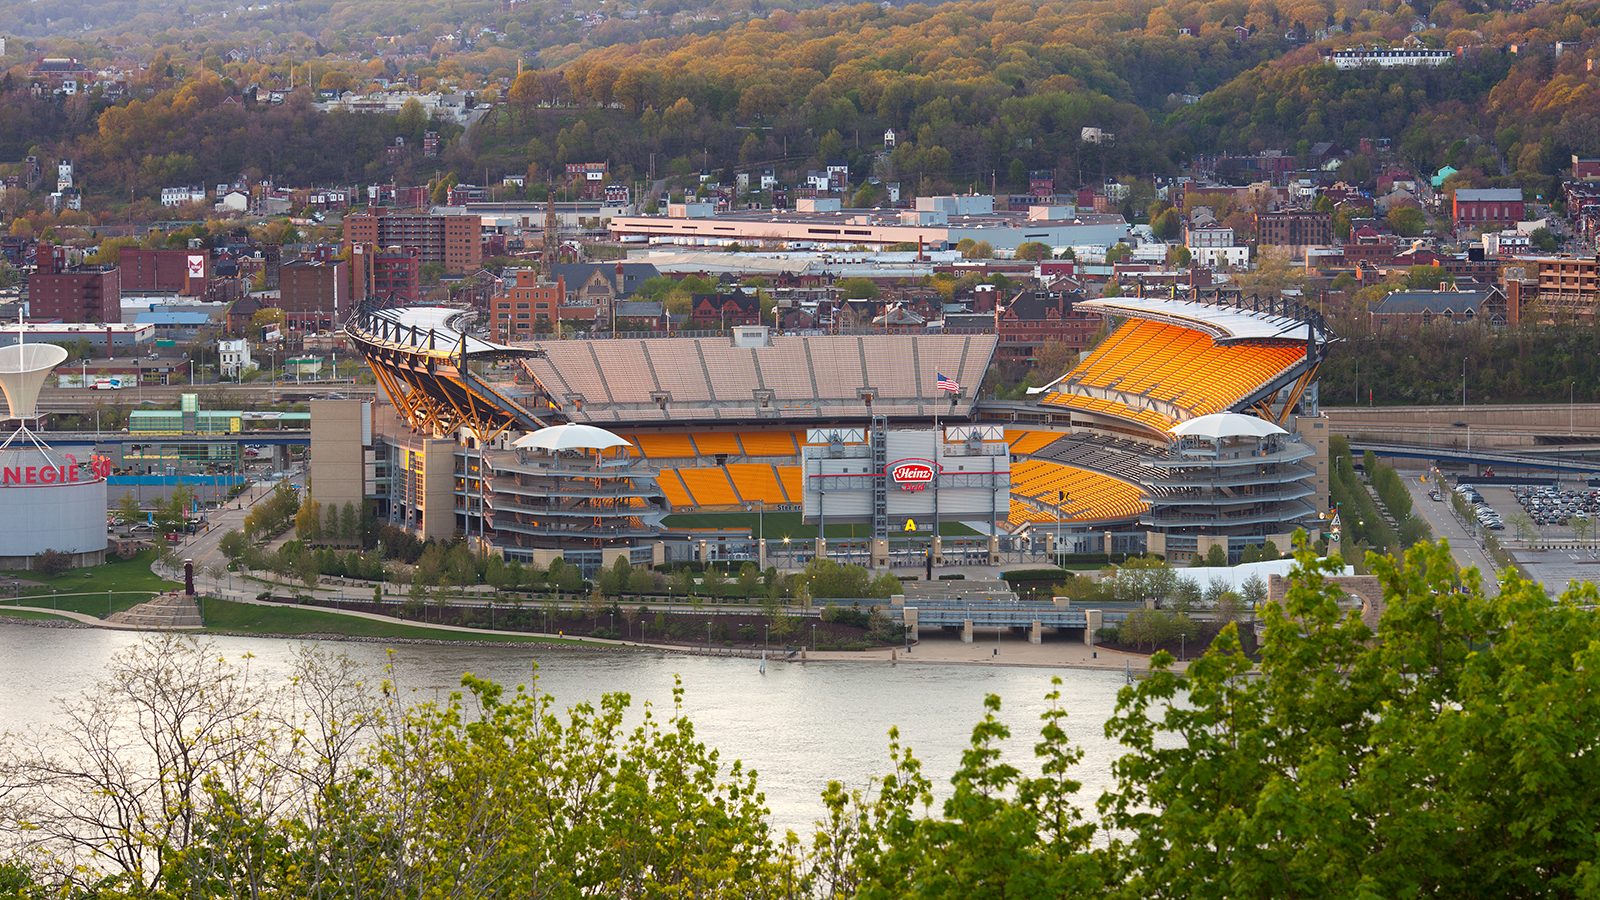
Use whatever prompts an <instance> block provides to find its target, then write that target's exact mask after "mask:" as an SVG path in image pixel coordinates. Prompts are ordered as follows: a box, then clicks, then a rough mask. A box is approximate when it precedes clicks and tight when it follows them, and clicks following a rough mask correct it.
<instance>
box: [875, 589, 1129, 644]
mask: <svg viewBox="0 0 1600 900" xmlns="http://www.w3.org/2000/svg"><path fill="white" fill-rule="evenodd" d="M892 602H893V604H894V607H895V609H897V610H898V611H899V612H900V615H901V619H902V621H903V622H904V623H905V626H906V631H907V632H908V633H909V635H910V636H911V637H912V639H915V638H916V637H917V635H918V631H919V629H922V628H943V629H949V630H952V631H956V630H959V631H960V632H961V639H962V640H964V641H968V642H970V641H971V640H972V632H973V630H974V629H977V628H983V629H989V628H996V629H1010V630H1012V631H1014V632H1018V633H1024V634H1026V635H1027V636H1028V640H1030V641H1032V642H1033V643H1035V644H1037V643H1040V641H1041V640H1042V639H1043V631H1044V629H1046V628H1054V629H1056V630H1058V631H1063V632H1077V634H1073V635H1071V636H1072V637H1073V638H1080V637H1081V639H1082V641H1083V642H1084V643H1085V644H1093V643H1094V633H1095V631H1097V630H1099V628H1100V626H1101V625H1102V624H1103V623H1105V622H1114V621H1120V620H1122V619H1124V618H1126V617H1127V615H1128V613H1129V612H1130V611H1132V610H1134V609H1139V608H1142V607H1143V604H1139V603H1110V604H1105V603H1102V604H1097V606H1100V607H1105V608H1100V609H1087V608H1085V607H1082V606H1070V605H1068V604H1067V603H1066V602H1065V601H1064V600H1063V601H1062V602H1061V603H1059V604H1058V603H1054V602H1050V601H1040V600H984V599H967V598H927V597H923V598H900V597H896V598H894V600H893V601H892Z"/></svg>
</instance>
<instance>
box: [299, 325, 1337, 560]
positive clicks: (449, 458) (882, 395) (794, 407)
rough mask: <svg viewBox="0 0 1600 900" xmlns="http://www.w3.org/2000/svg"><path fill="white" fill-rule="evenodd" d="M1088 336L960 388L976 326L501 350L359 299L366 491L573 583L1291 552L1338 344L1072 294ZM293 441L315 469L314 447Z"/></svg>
mask: <svg viewBox="0 0 1600 900" xmlns="http://www.w3.org/2000/svg"><path fill="white" fill-rule="evenodd" d="M1077 307H1078V308H1079V309H1080V310H1081V309H1091V310H1095V311H1097V312H1100V313H1101V314H1103V315H1104V316H1105V318H1106V322H1107V326H1108V329H1107V331H1108V333H1107V336H1106V337H1105V338H1104V339H1103V340H1102V341H1101V343H1100V344H1099V345H1098V346H1097V347H1095V348H1094V349H1093V350H1092V351H1090V352H1088V353H1086V354H1084V355H1083V356H1082V357H1081V358H1080V360H1079V361H1078V363H1077V364H1076V365H1075V366H1074V367H1073V368H1072V369H1071V370H1070V371H1068V372H1064V373H1061V374H1060V375H1059V377H1057V378H1055V379H1054V380H1053V381H1051V382H1050V383H1048V384H1047V385H1045V386H1044V387H1041V388H1036V389H1033V390H1032V391H1031V392H1030V394H1029V396H1028V397H1027V399H1026V400H1022V401H997V400H992V399H985V398H983V397H981V396H979V391H978V390H977V389H978V388H979V386H981V385H982V384H983V383H984V378H985V375H986V374H987V373H988V371H989V369H990V367H991V366H993V365H994V364H995V357H996V350H997V346H998V341H999V339H998V337H997V336H996V335H994V334H992V333H977V332H975V333H937V334H932V333H930V334H889V333H883V332H873V333H866V332H862V333H837V334H834V333H830V334H821V333H816V334H784V333H776V332H774V331H773V330H772V329H769V328H767V327H765V326H745V327H738V328H734V329H731V330H730V331H728V332H726V333H720V334H714V335H708V336H693V337H690V336H653V335H652V336H639V335H632V336H618V337H606V336H602V337H586V338H576V339H572V338H568V339H559V340H548V339H547V340H540V341H534V342H526V343H513V344H505V343H494V342H491V341H487V340H484V339H482V338H481V337H479V336H478V335H479V334H480V333H482V332H481V328H479V327H478V326H477V325H476V324H475V323H474V321H473V318H474V313H472V312H471V311H465V312H463V311H458V310H451V309H440V308H420V307H399V308H381V307H379V306H378V305H377V304H372V303H369V304H367V305H364V306H362V307H361V308H360V309H359V310H358V311H357V312H356V314H355V315H353V316H352V317H351V319H350V321H349V322H348V323H347V326H346V330H347V333H348V334H349V336H350V338H351V339H352V340H353V341H354V343H355V344H356V346H357V347H358V348H359V349H360V351H361V352H362V354H363V355H364V356H365V358H366V360H367V361H368V363H369V364H370V365H371V367H372V369H373V371H374V373H375V375H376V376H377V380H378V382H379V384H380V385H381V386H382V388H383V390H384V393H385V394H386V395H387V397H388V400H389V402H390V405H389V406H385V407H381V408H380V409H378V410H376V411H375V412H374V413H373V414H372V417H371V422H370V423H368V424H369V426H370V427H367V426H363V437H362V440H363V441H364V442H365V446H366V451H367V453H366V455H367V461H368V463H369V465H368V466H367V471H368V476H367V483H366V484H365V486H364V488H363V493H364V494H365V495H366V496H367V497H368V498H369V499H372V500H374V501H375V503H376V506H377V509H378V511H379V514H380V515H381V516H383V517H386V518H387V520H388V521H390V522H393V523H395V524H397V525H400V526H403V527H405V528H408V529H410V530H412V531H414V532H415V533H417V534H418V535H420V536H423V537H437V538H448V537H451V536H454V535H462V536H465V537H467V538H469V539H471V540H474V541H479V542H481V546H482V547H483V548H484V549H485V550H488V551H490V552H496V553H500V554H503V555H504V556H506V557H507V558H509V559H520V560H524V561H532V562H538V563H540V564H548V562H549V561H550V560H551V559H553V558H556V557H558V556H559V557H562V558H564V559H565V560H566V561H567V562H568V563H569V564H576V565H579V566H581V567H582V568H584V569H585V570H586V571H589V572H592V571H594V570H595V569H596V568H598V567H600V566H603V565H610V564H611V563H612V561H613V560H614V559H616V558H617V557H619V556H620V557H623V558H626V559H628V560H629V561H630V562H633V563H641V564H644V563H657V564H659V563H663V562H669V561H675V560H702V561H706V560H714V559H731V560H750V561H754V562H757V563H758V564H760V565H762V566H763V567H764V566H766V565H776V566H779V567H789V566H803V565H805V564H806V563H807V562H809V561H810V560H811V559H813V558H818V557H827V558H831V559H835V560H838V561H841V562H854V563H860V564H865V565H871V566H915V567H919V568H920V567H922V566H923V565H925V564H929V565H963V564H984V565H1003V564H1008V563H1026V562H1044V561H1049V560H1051V559H1053V558H1057V556H1056V555H1057V554H1063V553H1068V554H1098V553H1108V552H1112V553H1115V552H1151V553H1160V554H1163V555H1165V556H1166V557H1167V558H1168V559H1169V560H1170V561H1172V562H1175V563H1182V562H1185V561H1187V560H1188V559H1189V558H1190V557H1192V556H1193V555H1194V554H1197V553H1198V554H1201V555H1204V554H1206V553H1208V552H1210V550H1211V548H1212V547H1213V546H1221V547H1222V548H1224V549H1225V550H1226V551H1227V552H1228V554H1229V555H1230V557H1232V558H1235V559H1237V558H1238V557H1239V556H1240V555H1241V554H1242V553H1244V551H1245V549H1246V548H1247V547H1248V546H1249V545H1251V544H1261V543H1263V542H1265V541H1274V542H1276V543H1277V544H1278V546H1279V548H1280V549H1287V547H1288V537H1289V535H1291V534H1292V533H1293V532H1294V530H1295V529H1296V528H1300V527H1305V528H1307V529H1308V530H1314V529H1315V527H1316V523H1317V522H1318V521H1319V518H1320V517H1321V516H1322V515H1323V514H1325V512H1326V510H1327V506H1328V503H1327V464H1326V457H1327V430H1326V428H1325V425H1326V422H1325V421H1324V420H1323V419H1322V417H1321V416H1320V414H1319V411H1318V408H1317V390H1316V375H1317V369H1318V365H1319V363H1320V362H1321V360H1322V358H1323V356H1324V354H1325V352H1326V349H1327V347H1328V344H1329V343H1330V342H1331V341H1332V340H1334V339H1335V338H1334V336H1333V335H1332V334H1331V333H1330V332H1329V330H1328V329H1327V327H1326V324H1325V322H1324V321H1323V320H1322V318H1321V316H1320V315H1318V314H1317V313H1316V312H1315V311H1314V310H1311V309H1308V308H1306V307H1304V306H1301V305H1298V304H1295V303H1291V302H1286V301H1274V302H1268V301H1265V300H1257V299H1255V298H1238V297H1232V298H1226V299H1219V298H1217V297H1211V298H1207V299H1204V300H1201V299H1175V298H1150V297H1143V298H1141V297H1130V298H1104V299H1099V300H1091V301H1080V302H1079V303H1078V304H1077ZM316 440H317V438H316V435H315V434H314V435H313V441H314V444H313V453H314V458H315V455H316V453H317V451H316V445H315V441H316Z"/></svg>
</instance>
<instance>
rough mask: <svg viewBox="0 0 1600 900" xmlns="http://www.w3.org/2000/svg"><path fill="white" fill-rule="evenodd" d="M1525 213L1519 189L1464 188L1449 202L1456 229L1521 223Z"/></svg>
mask: <svg viewBox="0 0 1600 900" xmlns="http://www.w3.org/2000/svg"><path fill="white" fill-rule="evenodd" d="M1524 212H1525V208H1524V206H1523V202H1522V189H1521V188H1484V189H1482V190H1474V189H1467V188H1463V189H1461V190H1458V191H1456V194H1455V197H1453V198H1452V199H1451V201H1450V218H1451V219H1452V220H1454V222H1455V223H1456V225H1457V227H1459V226H1462V225H1485V224H1490V223H1499V224H1510V223H1512V222H1521V221H1522V217H1523V213H1524Z"/></svg>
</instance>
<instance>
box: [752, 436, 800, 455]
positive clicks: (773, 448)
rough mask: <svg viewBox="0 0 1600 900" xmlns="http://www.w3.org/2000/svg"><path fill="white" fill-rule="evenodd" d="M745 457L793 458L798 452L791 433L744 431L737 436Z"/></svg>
mask: <svg viewBox="0 0 1600 900" xmlns="http://www.w3.org/2000/svg"><path fill="white" fill-rule="evenodd" d="M739 443H740V444H741V445H743V447H744V455H745V456H794V455H796V454H798V453H799V452H800V450H799V447H798V445H797V444H796V443H795V435H794V432H792V431H745V432H740V434H739Z"/></svg>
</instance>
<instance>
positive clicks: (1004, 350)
mask: <svg viewBox="0 0 1600 900" xmlns="http://www.w3.org/2000/svg"><path fill="white" fill-rule="evenodd" d="M1080 299H1082V297H1081V295H1079V294H1076V293H1072V292H1066V291H1023V292H1022V293H1020V294H1018V295H1017V296H1016V297H1013V298H1012V300H1011V302H1010V303H1008V304H1006V305H1005V306H1003V307H1000V308H999V309H997V310H996V311H995V315H994V330H995V333H996V334H998V335H999V336H1000V347H999V350H998V353H999V355H1000V356H1001V357H1004V358H1009V359H1027V358H1028V357H1030V356H1033V355H1035V354H1036V353H1037V352H1038V350H1039V348H1040V347H1041V346H1043V345H1044V344H1045V343H1046V342H1047V341H1060V342H1061V343H1064V344H1066V345H1067V346H1069V347H1071V348H1073V349H1074V350H1079V351H1082V350H1087V349H1088V347H1089V343H1090V341H1092V340H1093V339H1094V336H1095V333H1096V332H1098V331H1099V330H1100V326H1101V325H1102V324H1103V322H1104V316H1102V315H1101V314H1100V313H1081V312H1078V311H1076V310H1075V309H1073V306H1072V304H1073V301H1074V300H1080Z"/></svg>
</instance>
